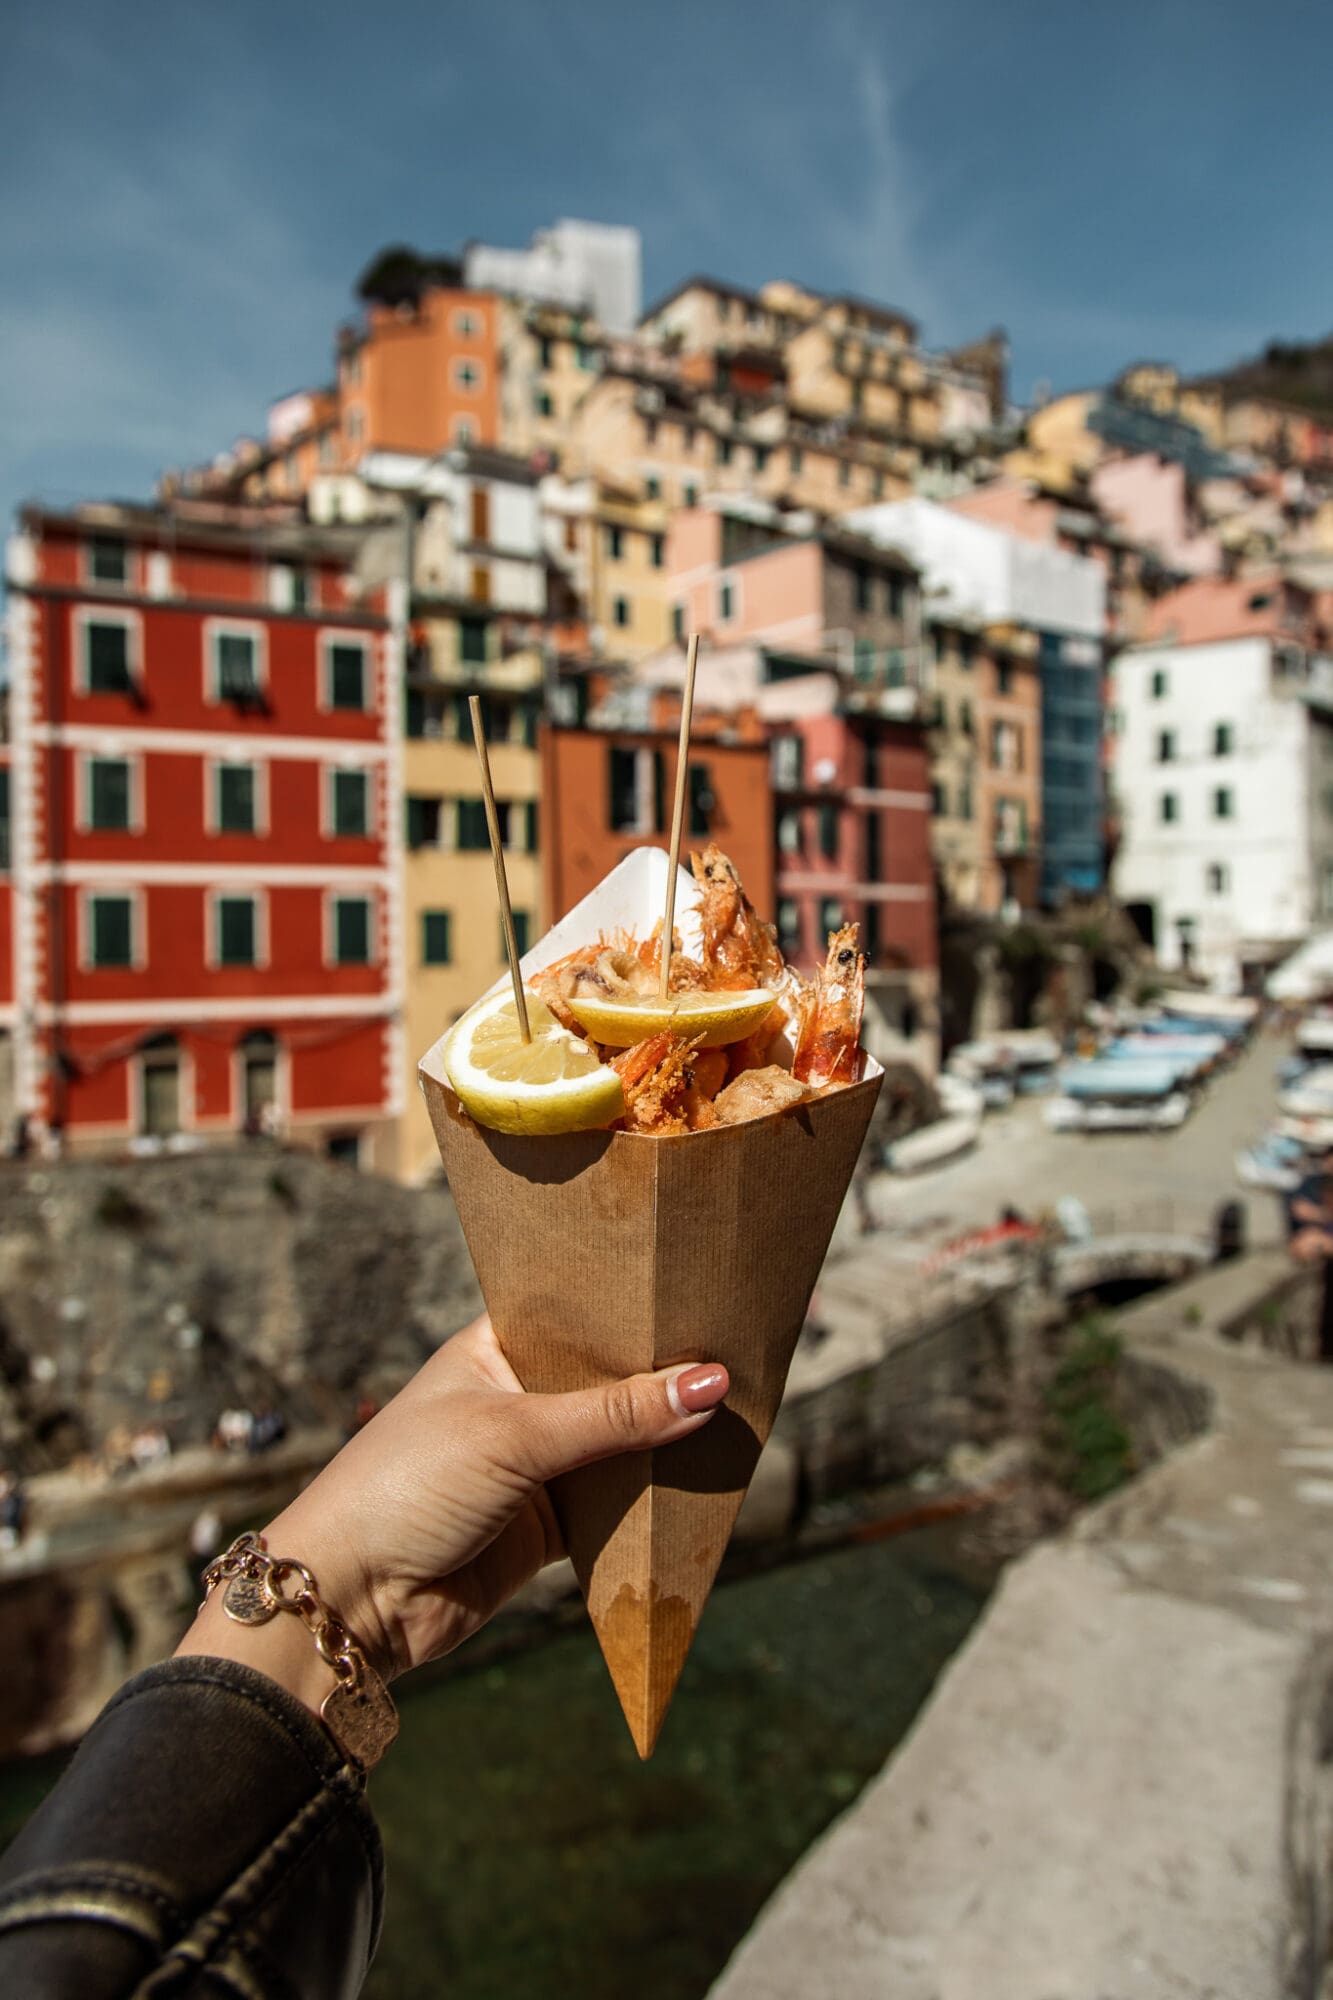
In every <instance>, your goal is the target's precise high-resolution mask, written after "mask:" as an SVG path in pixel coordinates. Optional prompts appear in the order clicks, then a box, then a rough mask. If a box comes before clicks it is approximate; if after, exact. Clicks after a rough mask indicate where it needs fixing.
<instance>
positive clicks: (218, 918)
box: [213, 896, 259, 965]
mask: <svg viewBox="0 0 1333 2000" xmlns="http://www.w3.org/2000/svg"><path fill="white" fill-rule="evenodd" d="M213 910H214V918H213V921H214V924H215V926H216V928H215V931H214V952H215V957H216V963H217V964H218V965H256V964H258V961H259V943H258V932H259V924H258V913H257V911H256V909H255V899H254V897H253V896H218V897H217V898H216V899H215V901H214V904H213Z"/></svg>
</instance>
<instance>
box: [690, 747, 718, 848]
mask: <svg viewBox="0 0 1333 2000" xmlns="http://www.w3.org/2000/svg"><path fill="white" fill-rule="evenodd" d="M686 785H687V789H688V792H689V801H690V804H689V814H688V818H689V825H688V828H687V831H688V832H689V833H690V834H691V835H692V836H693V835H700V836H702V835H703V834H706V833H707V831H708V822H709V819H710V817H711V815H712V813H713V810H714V808H715V806H716V804H717V800H716V799H715V798H714V797H713V786H712V782H711V780H710V778H709V775H708V766H707V765H706V764H691V765H690V767H689V770H688V772H687V773H686Z"/></svg>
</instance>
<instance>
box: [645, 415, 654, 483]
mask: <svg viewBox="0 0 1333 2000" xmlns="http://www.w3.org/2000/svg"><path fill="white" fill-rule="evenodd" d="M643 441H644V443H645V444H656V443H657V418H656V417H645V418H644V420H643ZM648 483H649V485H650V486H651V485H653V484H655V482H654V481H653V480H649V482H648ZM648 497H649V499H653V498H655V495H653V494H649V496H648Z"/></svg>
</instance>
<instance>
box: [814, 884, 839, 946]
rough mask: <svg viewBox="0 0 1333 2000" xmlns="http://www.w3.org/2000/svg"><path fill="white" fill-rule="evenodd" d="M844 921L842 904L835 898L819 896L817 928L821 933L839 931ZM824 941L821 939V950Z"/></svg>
mask: <svg viewBox="0 0 1333 2000" xmlns="http://www.w3.org/2000/svg"><path fill="white" fill-rule="evenodd" d="M844 921H845V919H844V917H843V914H842V904H841V903H840V902H839V901H838V898H837V897H836V896H821V897H820V899H819V928H820V931H821V932H829V931H840V930H841V929H842V926H843V923H844ZM825 943H826V940H825V939H821V950H822V949H823V946H824V944H825Z"/></svg>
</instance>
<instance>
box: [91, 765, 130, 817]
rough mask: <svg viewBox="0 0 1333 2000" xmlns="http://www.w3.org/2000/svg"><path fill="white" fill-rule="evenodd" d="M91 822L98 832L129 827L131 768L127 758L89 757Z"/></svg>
mask: <svg viewBox="0 0 1333 2000" xmlns="http://www.w3.org/2000/svg"><path fill="white" fill-rule="evenodd" d="M87 769H88V824H89V826H90V827H92V828H93V829H94V831H95V832H97V833H128V832H129V830H130V767H129V762H128V760H127V759H126V758H124V757H90V758H89V759H88V766H87Z"/></svg>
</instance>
